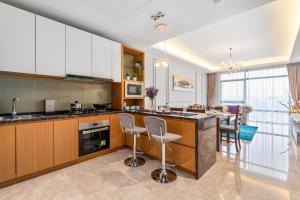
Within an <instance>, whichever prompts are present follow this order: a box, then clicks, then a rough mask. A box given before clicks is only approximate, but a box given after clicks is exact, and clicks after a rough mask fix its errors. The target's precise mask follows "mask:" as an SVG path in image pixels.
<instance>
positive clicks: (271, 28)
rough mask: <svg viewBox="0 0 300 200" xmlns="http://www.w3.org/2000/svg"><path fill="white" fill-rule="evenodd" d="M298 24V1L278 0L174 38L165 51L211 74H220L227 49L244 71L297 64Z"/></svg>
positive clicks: (298, 52)
mask: <svg viewBox="0 0 300 200" xmlns="http://www.w3.org/2000/svg"><path fill="white" fill-rule="evenodd" d="M299 24H300V1H299V0H277V1H274V2H271V3H268V4H265V5H263V6H260V7H257V8H255V9H252V10H249V11H246V12H243V13H241V14H238V15H235V16H233V17H230V18H227V19H225V20H221V21H218V22H215V23H213V24H210V25H207V26H205V27H200V28H198V29H195V30H193V31H191V32H188V33H185V34H182V35H180V36H177V37H174V38H172V39H170V40H168V41H167V50H166V51H167V52H168V53H170V54H173V55H175V56H177V57H181V58H183V59H186V60H188V61H190V62H193V63H195V64H197V65H200V66H203V67H205V68H207V69H209V70H211V71H217V70H222V69H220V68H219V65H220V63H221V62H223V61H226V60H227V59H228V54H229V48H230V47H232V48H233V57H234V58H235V59H236V60H241V61H243V67H251V66H264V65H270V64H275V63H277V64H278V63H287V62H290V61H292V60H294V61H295V60H297V59H298V61H299V60H300V34H299V35H298V39H297V40H296V36H297V33H298V30H299ZM295 41H296V43H295ZM154 46H155V47H157V48H163V44H162V43H160V44H156V45H154Z"/></svg>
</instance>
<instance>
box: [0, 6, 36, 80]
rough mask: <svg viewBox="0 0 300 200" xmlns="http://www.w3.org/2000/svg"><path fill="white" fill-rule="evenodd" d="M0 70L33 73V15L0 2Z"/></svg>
mask: <svg viewBox="0 0 300 200" xmlns="http://www.w3.org/2000/svg"><path fill="white" fill-rule="evenodd" d="M0 71H11V72H21V73H31V74H34V73H35V15H34V14H32V13H29V12H27V11H24V10H20V9H18V8H15V7H12V6H9V5H7V4H4V3H0Z"/></svg>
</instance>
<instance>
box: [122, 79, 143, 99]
mask: <svg viewBox="0 0 300 200" xmlns="http://www.w3.org/2000/svg"><path fill="white" fill-rule="evenodd" d="M143 91H144V85H143V83H133V82H126V83H125V97H132V98H143Z"/></svg>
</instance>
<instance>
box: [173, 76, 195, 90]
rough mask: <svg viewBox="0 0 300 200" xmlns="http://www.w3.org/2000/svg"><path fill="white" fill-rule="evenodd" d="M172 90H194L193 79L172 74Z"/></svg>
mask: <svg viewBox="0 0 300 200" xmlns="http://www.w3.org/2000/svg"><path fill="white" fill-rule="evenodd" d="M173 90H174V91H183V92H194V91H195V82H194V80H192V79H190V78H186V77H182V76H177V75H174V76H173Z"/></svg>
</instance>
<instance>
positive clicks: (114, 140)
mask: <svg viewBox="0 0 300 200" xmlns="http://www.w3.org/2000/svg"><path fill="white" fill-rule="evenodd" d="M123 145H125V134H124V133H123V132H122V129H121V126H120V123H119V119H118V115H117V114H114V115H111V116H110V148H111V149H113V148H117V147H121V146H123Z"/></svg>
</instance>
